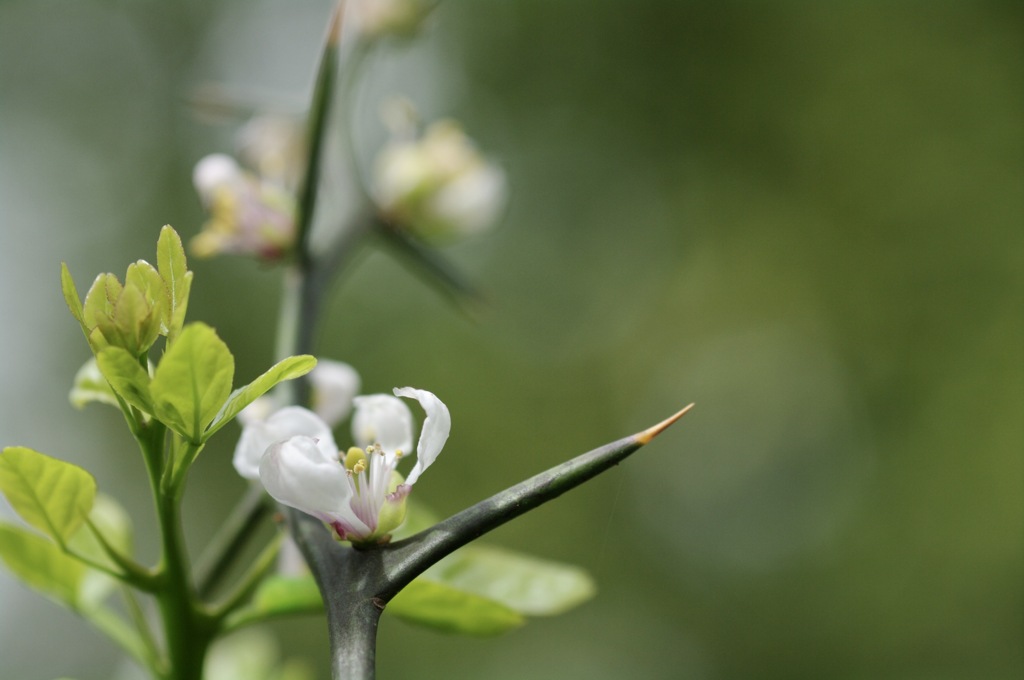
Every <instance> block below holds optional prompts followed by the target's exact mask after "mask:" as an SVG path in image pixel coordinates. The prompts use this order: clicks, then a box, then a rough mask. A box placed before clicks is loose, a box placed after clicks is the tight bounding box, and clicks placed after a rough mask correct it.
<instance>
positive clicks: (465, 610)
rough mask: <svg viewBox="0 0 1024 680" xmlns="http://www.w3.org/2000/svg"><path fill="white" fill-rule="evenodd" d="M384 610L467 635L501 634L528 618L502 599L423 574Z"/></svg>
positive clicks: (516, 626) (412, 621) (518, 625)
mask: <svg viewBox="0 0 1024 680" xmlns="http://www.w3.org/2000/svg"><path fill="white" fill-rule="evenodd" d="M385 611H387V612H390V613H392V614H394V615H395V616H397V617H399V618H400V619H403V620H405V621H408V622H410V623H416V624H419V625H422V626H428V627H430V628H436V629H438V630H442V631H445V632H449V633H462V634H464V635H498V634H500V633H504V632H507V631H510V630H513V629H515V628H518V627H520V626H521V625H523V623H524V622H525V621H524V619H523V617H522V615H521V614H519V612H517V611H515V610H513V609H512V608H510V607H507V606H505V605H504V604H502V603H500V602H496V601H495V600H491V599H489V598H486V597H483V596H481V595H477V594H475V593H470V592H467V591H465V590H459V589H457V588H454V587H452V586H449V585H447V584H444V583H438V582H436V581H432V580H428V579H426V578H422V577H421V578H418V579H416V580H414V581H413V582H412V583H410V584H409V585H407V586H406V587H405V588H404V589H402V591H401V592H400V593H398V595H396V596H395V597H394V598H393V599H392V600H391V602H389V603H388V606H387V608H386V609H385Z"/></svg>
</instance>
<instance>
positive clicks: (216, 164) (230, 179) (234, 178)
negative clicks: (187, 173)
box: [192, 153, 242, 205]
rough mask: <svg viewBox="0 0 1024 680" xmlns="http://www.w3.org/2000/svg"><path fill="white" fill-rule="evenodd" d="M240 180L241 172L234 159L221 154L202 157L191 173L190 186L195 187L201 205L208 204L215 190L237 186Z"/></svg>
mask: <svg viewBox="0 0 1024 680" xmlns="http://www.w3.org/2000/svg"><path fill="white" fill-rule="evenodd" d="M241 179H242V171H241V169H240V168H239V167H238V163H237V162H236V161H235V159H234V158H232V157H231V156H228V155H226V154H222V153H214V154H210V155H209V156H204V157H203V158H202V159H201V160H200V161H199V162H198V163H196V167H195V169H194V170H193V171H192V184H194V185H195V187H196V191H197V192H198V193H199V197H200V198H202V199H203V203H204V204H206V205H209V204H210V201H211V200H213V195H214V193H215V192H216V191H217V189H219V188H221V187H225V186H232V185H235V184H238V183H239V182H240V181H241Z"/></svg>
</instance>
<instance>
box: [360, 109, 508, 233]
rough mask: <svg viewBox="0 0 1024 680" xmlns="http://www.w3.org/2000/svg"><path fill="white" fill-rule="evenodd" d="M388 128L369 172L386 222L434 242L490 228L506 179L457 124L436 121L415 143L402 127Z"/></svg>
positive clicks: (494, 218) (499, 169)
mask: <svg viewBox="0 0 1024 680" xmlns="http://www.w3.org/2000/svg"><path fill="white" fill-rule="evenodd" d="M393 127H395V128H398V129H396V130H395V134H393V136H392V140H391V141H390V142H389V143H388V144H387V145H386V146H385V147H384V149H382V150H381V152H380V154H379V155H378V156H377V160H376V164H375V167H374V194H375V198H376V200H377V203H378V205H379V206H380V209H381V211H382V212H383V214H384V215H385V217H387V218H388V219H390V220H392V221H394V222H395V223H397V224H398V225H400V226H402V227H403V228H405V229H408V230H409V231H410V232H412V233H413V234H415V235H417V236H419V237H420V238H423V239H425V240H428V241H435V242H436V241H445V240H450V239H452V238H458V237H460V236H467V235H470V234H475V233H477V232H480V231H482V230H484V229H486V228H487V227H489V226H491V225H492V224H494V222H495V220H496V219H497V217H498V215H499V214H500V212H501V210H502V208H503V207H504V205H505V198H506V183H505V174H504V172H502V170H501V168H499V167H498V166H497V165H495V164H493V163H490V162H488V161H487V160H486V159H485V158H484V157H483V156H482V155H481V154H480V152H479V151H478V150H477V148H476V146H475V145H474V144H473V142H472V140H470V139H469V137H467V136H466V134H465V133H464V132H463V131H462V128H461V127H459V125H458V124H457V123H455V122H454V121H450V120H442V121H438V122H436V123H433V124H432V125H430V126H429V127H428V128H427V129H426V131H425V132H424V134H423V135H422V137H419V138H416V137H414V136H412V135H410V134H409V133H408V127H406V126H398V125H393Z"/></svg>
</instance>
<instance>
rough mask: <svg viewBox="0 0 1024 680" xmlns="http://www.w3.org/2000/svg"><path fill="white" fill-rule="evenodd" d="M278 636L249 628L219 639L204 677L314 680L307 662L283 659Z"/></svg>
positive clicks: (208, 661)
mask: <svg viewBox="0 0 1024 680" xmlns="http://www.w3.org/2000/svg"><path fill="white" fill-rule="evenodd" d="M280 659H281V653H280V649H279V647H278V644H277V639H276V638H275V637H274V636H273V635H271V634H270V633H269V632H267V631H266V630H262V629H250V630H246V631H242V632H238V633H235V634H232V635H229V636H228V637H225V638H222V639H220V640H218V641H217V643H216V644H215V645H214V646H213V649H211V650H210V654H209V656H207V657H206V665H205V668H204V670H205V672H204V674H203V677H206V678H216V680H313V673H312V671H311V669H310V668H309V667H308V666H306V665H305V664H301V663H296V662H286V663H282V662H281V660H280Z"/></svg>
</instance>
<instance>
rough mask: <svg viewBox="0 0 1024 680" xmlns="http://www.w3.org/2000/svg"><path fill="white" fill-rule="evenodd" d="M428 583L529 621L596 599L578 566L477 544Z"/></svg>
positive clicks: (431, 573) (434, 570)
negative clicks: (471, 595) (501, 607)
mask: <svg viewBox="0 0 1024 680" xmlns="http://www.w3.org/2000/svg"><path fill="white" fill-rule="evenodd" d="M424 578H428V579H431V580H435V581H439V582H441V583H444V584H446V585H448V586H451V587H452V588H456V589H459V590H463V591H466V592H469V593H475V594H477V595H481V596H483V597H487V598H490V599H492V600H496V601H498V602H501V603H502V604H504V605H506V606H508V607H509V608H511V609H514V610H515V611H517V612H519V613H521V614H526V615H528V616H552V615H554V614H560V613H562V612H564V611H567V610H569V609H572V608H573V607H575V606H577V605H579V604H582V603H583V602H586V601H587V600H589V599H590V598H591V597H593V596H594V592H595V586H594V581H593V579H591V578H590V576H589V575H588V574H587V573H586V572H585V571H584V570H582V569H580V568H579V567H575V566H572V565H568V564H562V563H559V562H552V561H549V560H541V559H538V558H536V557H531V556H529V555H524V554H522V553H517V552H512V551H510V550H502V549H500V548H491V547H487V546H481V545H473V546H467V547H465V548H462V549H461V550H459V551H457V552H455V553H453V554H452V555H451V556H449V557H447V558H445V559H443V560H441V561H440V562H439V563H437V564H436V565H435V566H433V567H431V568H430V569H428V570H427V571H426V572H425V573H424Z"/></svg>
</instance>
